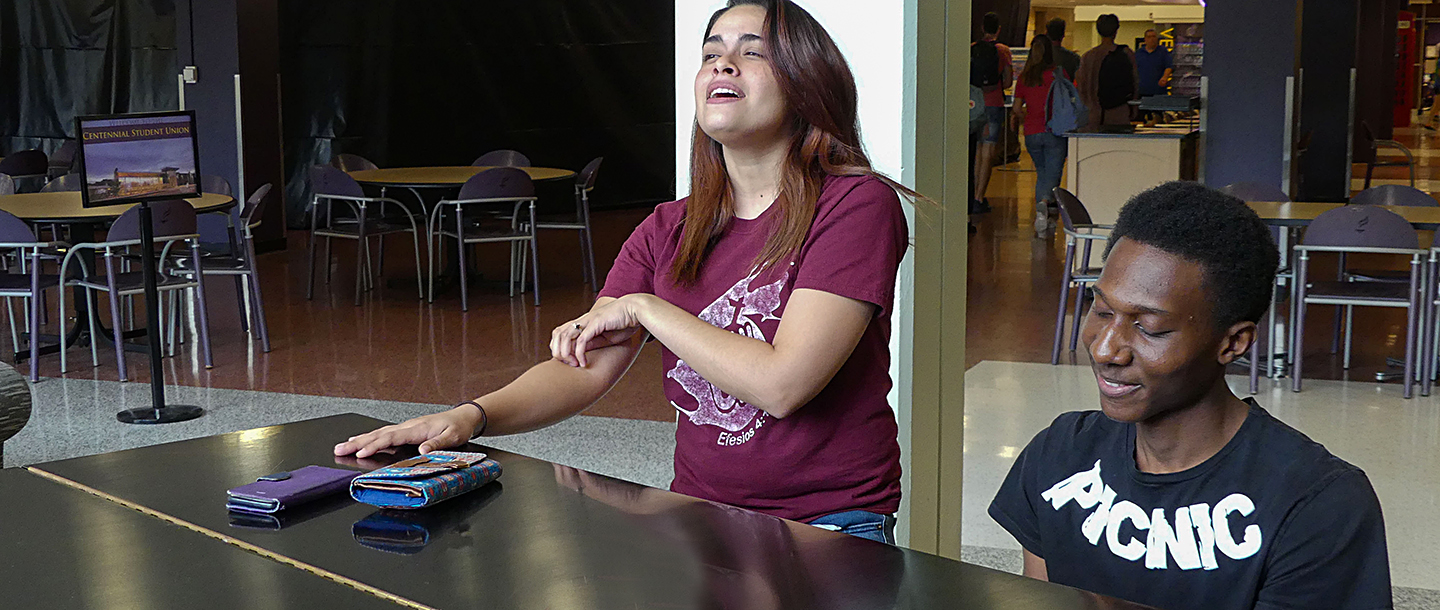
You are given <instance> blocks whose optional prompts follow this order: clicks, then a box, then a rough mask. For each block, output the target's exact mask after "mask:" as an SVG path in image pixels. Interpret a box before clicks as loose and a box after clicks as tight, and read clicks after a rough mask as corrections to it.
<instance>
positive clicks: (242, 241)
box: [170, 184, 270, 352]
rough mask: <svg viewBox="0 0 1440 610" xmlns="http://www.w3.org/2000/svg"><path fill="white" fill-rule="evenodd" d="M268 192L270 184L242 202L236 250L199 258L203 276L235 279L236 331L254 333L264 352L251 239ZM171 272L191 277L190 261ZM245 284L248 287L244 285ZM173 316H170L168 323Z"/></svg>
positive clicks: (265, 329)
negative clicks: (238, 313) (238, 314)
mask: <svg viewBox="0 0 1440 610" xmlns="http://www.w3.org/2000/svg"><path fill="white" fill-rule="evenodd" d="M269 193H270V185H269V184H266V185H264V186H261V187H260V188H258V189H255V192H254V193H253V194H252V195H250V198H249V199H247V200H245V205H244V207H242V208H241V209H240V235H239V243H237V244H236V248H235V249H234V250H232V251H231V252H230V253H229V254H227V255H213V256H203V257H201V258H200V272H201V273H202V274H204V275H228V276H231V277H233V278H235V299H236V300H237V301H239V305H240V329H241V330H243V331H247V332H249V331H251V330H252V329H253V330H254V331H255V333H254V334H256V335H258V336H259V337H260V347H261V349H263V350H264V351H265V352H269V351H270V332H269V329H268V327H267V326H266V324H265V305H264V302H263V301H262V300H261V299H260V275H259V271H258V270H257V268H256V265H255V237H254V234H253V233H252V231H253V229H254V228H255V227H257V226H259V225H260V211H261V210H262V209H264V207H265V196H266V195H267V194H269ZM175 262H176V265H175V267H174V268H173V270H172V273H175V274H176V275H180V276H193V275H194V273H195V267H194V266H192V262H191V260H190V259H188V258H186V259H178V260H176V261H175ZM247 284H248V286H247ZM246 294H249V295H250V311H249V314H248V315H247V313H246V311H245V295H246ZM174 319H175V316H172V317H171V320H172V322H173V320H174ZM175 336H176V333H175V332H174V331H173V330H172V331H171V333H170V337H171V341H172V342H173V341H174V337H175Z"/></svg>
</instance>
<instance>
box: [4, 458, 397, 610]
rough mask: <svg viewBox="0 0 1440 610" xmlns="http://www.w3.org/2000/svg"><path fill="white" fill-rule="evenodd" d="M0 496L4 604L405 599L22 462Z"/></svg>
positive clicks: (351, 604)
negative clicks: (302, 566) (57, 479)
mask: <svg viewBox="0 0 1440 610" xmlns="http://www.w3.org/2000/svg"><path fill="white" fill-rule="evenodd" d="M0 498H3V499H4V514H5V518H4V519H3V520H0V605H3V606H4V607H6V608H27V609H34V608H67V609H71V608H74V609H88V608H96V609H100V608H206V609H207V610H255V609H257V608H336V607H342V608H356V609H363V610H370V609H394V608H399V607H400V606H399V605H397V604H396V603H395V602H392V601H389V600H386V599H384V598H382V597H380V596H376V595H372V594H367V593H365V592H362V591H360V590H358V589H355V588H353V587H350V586H347V585H345V584H341V583H337V582H334V581H331V580H326V579H323V578H319V577H316V576H314V575H312V574H307V573H306V572H303V571H301V570H297V569H295V568H294V567H292V566H289V565H286V564H284V563H281V562H279V561H275V560H272V559H269V558H266V557H262V556H260V555H257V554H255V553H250V552H246V551H244V550H241V549H239V548H236V547H234V546H232V545H228V544H225V543H223V542H219V541H216V540H212V539H210V538H208V537H206V536H205V535H203V534H200V533H198V532H194V531H191V530H188V529H186V528H183V527H180V526H178V525H174V524H171V523H166V522H165V521H162V520H160V519H156V518H153V517H150V516H146V515H144V514H141V513H139V512H136V511H134V510H131V509H129V508H126V507H124V506H121V505H119V504H116V503H114V502H110V501H107V500H104V499H102V498H98V497H96V496H94V495H91V494H88V493H85V492H83V491H80V490H77V489H73V488H71V487H67V486H64V485H57V484H55V483H54V482H51V481H47V480H45V479H44V478H42V477H39V476H35V475H34V474H32V473H29V472H25V471H23V470H19V469H14V468H12V469H8V470H0Z"/></svg>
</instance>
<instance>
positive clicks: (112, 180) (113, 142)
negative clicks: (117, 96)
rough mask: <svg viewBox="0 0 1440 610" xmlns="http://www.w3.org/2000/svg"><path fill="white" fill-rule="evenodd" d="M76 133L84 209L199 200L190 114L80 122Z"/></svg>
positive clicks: (126, 117) (92, 119) (140, 116)
mask: <svg viewBox="0 0 1440 610" xmlns="http://www.w3.org/2000/svg"><path fill="white" fill-rule="evenodd" d="M79 132H80V139H81V157H82V159H83V163H84V166H83V167H84V177H85V200H86V204H87V205H90V206H95V205H109V204H115V203H123V202H130V201H138V200H140V199H154V198H159V197H170V196H176V197H184V196H194V195H197V194H199V182H200V181H199V173H198V171H197V169H196V166H197V163H196V161H195V136H194V134H195V129H194V119H193V116H192V115H191V114H190V113H187V112H176V113H165V114H147V115H132V116H121V117H102V118H88V119H81V120H80V127H79Z"/></svg>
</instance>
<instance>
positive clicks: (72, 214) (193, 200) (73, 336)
mask: <svg viewBox="0 0 1440 610" xmlns="http://www.w3.org/2000/svg"><path fill="white" fill-rule="evenodd" d="M185 200H186V201H188V202H190V205H192V206H195V212H196V213H200V214H203V213H206V212H221V211H225V210H228V209H230V208H231V207H234V205H235V198H234V197H231V196H229V195H220V194H216V193H203V194H201V195H200V196H199V197H188V198H186V199H185ZM135 205H136V204H133V203H131V204H121V205H109V206H101V207H94V208H87V207H85V205H84V202H83V201H82V199H81V196H80V192H79V191H59V192H53V193H24V194H18V195H0V210H4V211H6V212H9V213H11V214H14V215H15V216H17V217H19V218H20V219H21V220H24V221H26V222H29V223H35V224H56V225H66V226H68V227H69V228H70V240H69V241H70V242H71V243H84V242H93V241H95V232H96V231H95V229H96V228H97V227H98V226H99V225H102V224H104V223H107V222H110V221H113V220H115V219H116V218H119V217H120V215H121V214H123V213H125V211H126V210H129V209H130V208H132V207H134V206H135ZM88 264H89V265H90V269H91V271H92V272H94V271H96V270H97V267H96V266H95V260H94V258H93V257H92V258H91V260H89V261H88ZM75 290H76V293H75V298H74V299H73V300H74V302H75V313H76V320H77V323H76V324H75V327H74V328H72V329H70V330H69V332H67V333H66V334H65V336H64V337H63V344H64V345H65V346H66V347H69V346H71V345H75V344H76V342H77V341H79V340H80V338H81V335H85V336H88V335H89V334H90V327H89V325H88V324H86V323H85V322H84V320H85V317H86V316H87V315H91V314H90V313H88V312H87V311H86V309H87V306H86V304H85V303H86V300H85V292H84V291H85V289H84V288H76V289H75ZM93 315H97V316H98V315H99V312H94V314H93ZM97 326H100V327H101V331H100V336H99V337H95V338H94V339H97V340H99V341H100V343H101V344H103V345H111V339H110V337H111V336H112V334H111V333H110V331H108V330H105V329H104V328H103V326H104V325H101V324H98V320H97ZM144 334H145V330H144V329H136V330H132V331H127V332H126V333H125V335H124V336H125V338H126V339H133V338H136V337H141V336H144ZM54 339H55V341H56V344H55V345H46V346H43V347H41V348H40V353H41V354H54V353H58V352H59V351H60V349H61V347H60V343H61V342H62V338H61V337H55V338H54ZM125 349H126V350H127V351H138V352H145V351H147V350H148V346H147V345H146V344H139V343H131V342H128V341H127V342H126V343H125ZM29 356H30V352H29V351H28V350H25V349H22V350H20V352H17V353H16V354H15V363H16V364H18V363H19V362H20V361H21V360H23V359H25V358H28V357H29Z"/></svg>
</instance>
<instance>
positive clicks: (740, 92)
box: [695, 5, 786, 146]
mask: <svg viewBox="0 0 1440 610" xmlns="http://www.w3.org/2000/svg"><path fill="white" fill-rule="evenodd" d="M764 26H765V9H763V8H760V7H758V6H754V5H744V6H737V7H735V8H732V9H730V10H727V11H725V13H724V14H722V15H720V18H719V19H718V20H716V21H715V26H714V27H713V28H711V29H710V33H709V35H708V36H707V37H706V39H705V44H704V46H702V47H701V61H700V72H699V73H697V74H696V75H695V119H696V121H698V122H699V124H700V129H701V130H703V131H704V132H705V134H706V135H708V136H710V137H711V138H713V139H715V141H717V142H720V143H721V144H723V145H726V146H746V145H760V146H763V145H766V144H769V143H772V142H774V141H775V140H777V139H781V138H784V137H785V133H784V125H785V115H786V107H785V98H784V95H782V94H781V92H780V87H779V84H778V83H777V82H776V81H775V73H774V72H773V71H772V70H771V67H770V59H769V54H768V51H769V45H771V44H772V43H773V41H770V40H765V38H764V37H763V36H762V34H763V32H764V30H765V27H764Z"/></svg>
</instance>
